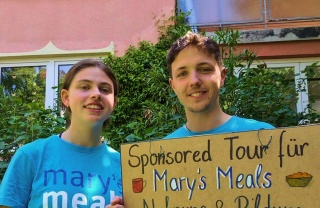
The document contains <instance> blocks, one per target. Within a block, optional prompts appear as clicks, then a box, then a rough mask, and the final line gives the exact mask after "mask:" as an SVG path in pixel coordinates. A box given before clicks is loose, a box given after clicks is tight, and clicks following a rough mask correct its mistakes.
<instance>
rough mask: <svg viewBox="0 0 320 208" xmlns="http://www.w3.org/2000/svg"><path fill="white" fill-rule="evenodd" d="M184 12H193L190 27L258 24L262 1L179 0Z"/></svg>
mask: <svg viewBox="0 0 320 208" xmlns="http://www.w3.org/2000/svg"><path fill="white" fill-rule="evenodd" d="M178 7H179V9H180V10H181V11H183V12H191V15H190V16H189V17H188V23H189V24H190V25H210V24H228V23H244V22H257V21H261V20H262V3H261V0H200V1H199V0H190V1H189V0H188V1H185V0H178Z"/></svg>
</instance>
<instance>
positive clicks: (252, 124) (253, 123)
mask: <svg viewBox="0 0 320 208" xmlns="http://www.w3.org/2000/svg"><path fill="white" fill-rule="evenodd" d="M232 122H233V123H234V124H235V125H236V126H237V127H239V128H241V129H242V130H248V131H249V130H259V129H274V128H275V127H274V126H272V125H271V124H269V123H266V122H263V121H258V120H255V119H252V118H243V117H238V116H233V117H232Z"/></svg>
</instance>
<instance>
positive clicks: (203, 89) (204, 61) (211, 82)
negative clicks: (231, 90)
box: [169, 45, 226, 113]
mask: <svg viewBox="0 0 320 208" xmlns="http://www.w3.org/2000/svg"><path fill="white" fill-rule="evenodd" d="M171 66H172V78H170V79H169V82H170V86H171V87H172V89H173V90H174V92H175V93H176V95H177V96H178V98H179V100H180V102H181V103H182V105H183V106H184V108H185V111H186V113H189V112H191V113H207V112H211V111H213V110H215V109H216V108H219V107H220V106H219V105H220V104H219V93H220V88H221V87H222V86H223V84H224V80H225V76H226V70H225V69H224V68H222V67H220V66H219V65H218V63H217V61H216V60H215V59H214V56H213V55H208V54H206V53H204V52H202V51H200V50H198V49H197V47H196V46H192V45H191V46H188V47H186V48H184V49H183V50H182V51H181V52H180V53H179V54H178V55H177V57H176V59H175V60H174V62H173V63H172V64H171Z"/></svg>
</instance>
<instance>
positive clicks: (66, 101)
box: [61, 89, 70, 107]
mask: <svg viewBox="0 0 320 208" xmlns="http://www.w3.org/2000/svg"><path fill="white" fill-rule="evenodd" d="M61 102H62V103H63V105H64V106H66V107H69V106H70V105H69V104H70V103H69V92H68V90H66V89H62V90H61Z"/></svg>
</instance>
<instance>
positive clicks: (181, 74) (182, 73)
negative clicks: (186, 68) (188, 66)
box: [177, 72, 187, 77]
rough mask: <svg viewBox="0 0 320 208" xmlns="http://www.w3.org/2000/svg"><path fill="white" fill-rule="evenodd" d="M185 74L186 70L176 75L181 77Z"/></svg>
mask: <svg viewBox="0 0 320 208" xmlns="http://www.w3.org/2000/svg"><path fill="white" fill-rule="evenodd" d="M186 74H187V72H181V73H180V74H178V76H177V77H182V76H185V75H186Z"/></svg>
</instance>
